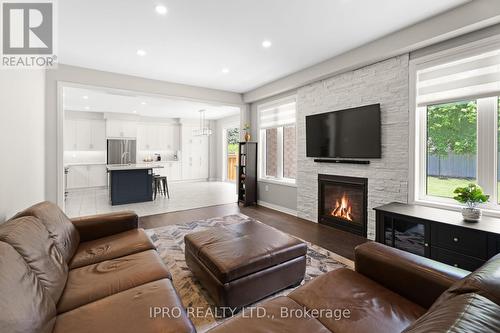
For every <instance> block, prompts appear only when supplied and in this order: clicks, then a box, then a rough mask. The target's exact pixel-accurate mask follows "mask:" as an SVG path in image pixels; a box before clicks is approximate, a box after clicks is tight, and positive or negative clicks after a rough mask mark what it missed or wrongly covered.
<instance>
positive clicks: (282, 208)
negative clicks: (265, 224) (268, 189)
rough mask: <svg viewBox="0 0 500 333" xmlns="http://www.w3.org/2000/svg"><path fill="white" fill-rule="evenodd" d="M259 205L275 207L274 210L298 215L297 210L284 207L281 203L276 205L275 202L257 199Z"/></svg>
mask: <svg viewBox="0 0 500 333" xmlns="http://www.w3.org/2000/svg"><path fill="white" fill-rule="evenodd" d="M257 205H259V206H262V207H266V208H270V209H274V210H277V211H278V212H282V213H285V214H288V215H292V216H297V211H296V210H293V209H290V208H286V207H283V206H280V205H275V204H272V203H269V202H265V201H262V200H257Z"/></svg>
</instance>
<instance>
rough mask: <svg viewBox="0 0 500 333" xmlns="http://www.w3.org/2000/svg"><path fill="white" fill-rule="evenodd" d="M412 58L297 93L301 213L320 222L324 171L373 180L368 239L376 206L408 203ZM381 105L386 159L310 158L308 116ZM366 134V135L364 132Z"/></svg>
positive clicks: (372, 234)
mask: <svg viewBox="0 0 500 333" xmlns="http://www.w3.org/2000/svg"><path fill="white" fill-rule="evenodd" d="M408 64H409V56H408V54H404V55H401V56H398V57H394V58H391V59H388V60H385V61H382V62H379V63H376V64H373V65H369V66H366V67H363V68H361V69H358V70H354V71H350V72H346V73H343V74H340V75H337V76H334V77H331V78H328V79H325V80H322V81H317V82H314V83H311V84H309V85H307V86H304V87H302V88H299V89H298V91H297V156H298V159H297V167H298V172H297V215H298V216H299V217H301V218H304V219H307V220H310V221H314V222H317V221H318V180H317V179H318V174H327V175H342V176H348V177H363V178H367V179H368V203H367V206H368V207H367V208H368V209H367V216H368V238H369V239H375V213H374V211H373V208H374V207H377V206H380V205H383V204H386V203H389V202H392V201H396V202H404V203H406V202H407V201H408V175H409V164H408V163H409V162H408V147H409V144H408V134H409V127H408V112H409V107H408V105H409V104H408V103H409V96H408V92H409V86H408V83H409V79H408V74H409V68H408ZM375 103H380V106H381V121H382V158H380V159H371V160H370V164H368V165H358V164H331V163H316V162H314V159H313V158H308V157H306V141H305V140H306V136H305V134H306V133H305V116H307V115H311V114H317V113H323V112H329V111H335V110H342V109H347V108H351V107H356V106H362V105H368V104H375ZM360 135H362V133H360Z"/></svg>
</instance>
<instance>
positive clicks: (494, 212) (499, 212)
mask: <svg viewBox="0 0 500 333" xmlns="http://www.w3.org/2000/svg"><path fill="white" fill-rule="evenodd" d="M414 204H416V205H420V206H426V207H433V208H442V209H446V210H452V211H456V212H459V211H461V210H462V208H463V206H461V205H459V204H455V203H448V202H438V201H430V200H423V199H419V200H415V202H414ZM478 208H480V209H481V211H482V212H483V215H486V216H491V217H498V218H500V206H499V208H498V209H494V208H492V207H491V206H489V207H488V206H483V207H481V206H479V207H478Z"/></svg>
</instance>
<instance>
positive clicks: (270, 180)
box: [257, 178, 297, 187]
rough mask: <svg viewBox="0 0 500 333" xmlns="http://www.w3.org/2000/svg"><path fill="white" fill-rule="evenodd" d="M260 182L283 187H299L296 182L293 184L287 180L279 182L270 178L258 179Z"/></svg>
mask: <svg viewBox="0 0 500 333" xmlns="http://www.w3.org/2000/svg"><path fill="white" fill-rule="evenodd" d="M257 181H258V182H262V183H269V184H276V185H283V186H290V187H297V183H296V182H291V181H287V180H277V179H269V178H258V179H257Z"/></svg>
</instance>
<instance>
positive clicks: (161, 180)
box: [153, 175, 170, 199]
mask: <svg viewBox="0 0 500 333" xmlns="http://www.w3.org/2000/svg"><path fill="white" fill-rule="evenodd" d="M153 182H154V185H153V186H154V199H156V195H157V193H158V192H160V194H163V195H165V196H167V197H168V198H169V199H170V193H169V191H168V182H167V176H160V175H153Z"/></svg>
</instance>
